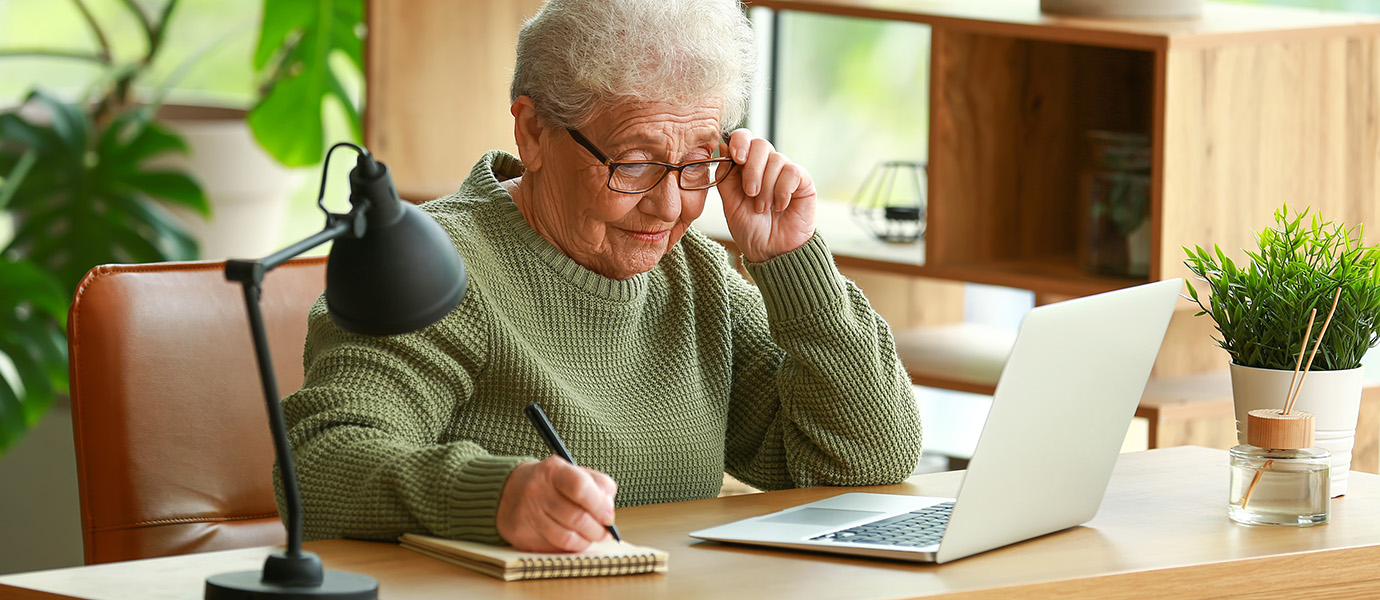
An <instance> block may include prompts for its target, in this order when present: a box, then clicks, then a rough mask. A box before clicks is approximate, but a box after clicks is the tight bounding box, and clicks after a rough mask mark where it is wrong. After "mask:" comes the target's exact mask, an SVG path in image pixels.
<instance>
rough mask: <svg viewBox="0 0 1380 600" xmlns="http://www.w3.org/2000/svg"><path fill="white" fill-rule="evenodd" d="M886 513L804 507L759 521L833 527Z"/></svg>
mask: <svg viewBox="0 0 1380 600" xmlns="http://www.w3.org/2000/svg"><path fill="white" fill-rule="evenodd" d="M882 514H885V513H881V512H875V511H868V510H839V509H834V508H802V509H800V510H793V511H790V512H788V513H784V514H780V515H775V516H771V517H764V518H762V519H758V522H759V523H786V524H790V525H818V526H821V527H833V526H835V525H843V524H845V523H851V522H854V521H857V520H859V519H866V518H869V517H875V516H879V515H882Z"/></svg>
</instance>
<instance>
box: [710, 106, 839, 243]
mask: <svg viewBox="0 0 1380 600" xmlns="http://www.w3.org/2000/svg"><path fill="white" fill-rule="evenodd" d="M726 146H727V148H726V149H725V150H726V156H729V157H732V158H733V162H734V163H735V164H736V165H737V166H736V167H734V169H733V172H732V173H729V175H728V177H727V178H726V179H724V180H723V181H721V182H719V185H718V189H719V196H720V197H721V198H723V203H724V218H725V219H726V220H727V221H728V231H729V233H730V234H731V235H732V236H733V241H734V243H736V244H737V245H738V249H739V250H740V251H741V252H742V253H743V257H744V258H746V259H748V260H749V261H751V262H757V263H760V262H766V261H768V260H771V259H773V258H776V257H778V256H781V255H782V254H785V253H787V252H790V251H792V250H795V249H796V248H799V247H801V246H802V245H804V244H805V242H808V241H810V238H811V237H812V236H814V234H815V184H814V180H812V179H810V174H809V173H808V172H806V171H805V167H802V166H800V165H798V164H795V163H793V162H791V159H789V158H786V155H785V154H782V153H780V152H777V151H776V149H775V148H773V147H772V145H771V142H768V141H767V140H764V139H762V138H754V137H753V136H752V132H750V131H748V130H746V129H739V130H736V131H734V132H733V134H732V135H730V136H729V138H728V144H726Z"/></svg>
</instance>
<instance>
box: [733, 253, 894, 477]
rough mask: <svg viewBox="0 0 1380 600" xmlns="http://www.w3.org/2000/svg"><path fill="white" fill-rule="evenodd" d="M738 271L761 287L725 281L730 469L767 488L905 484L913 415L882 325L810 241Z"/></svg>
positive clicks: (888, 335) (888, 333)
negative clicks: (728, 332)
mask: <svg viewBox="0 0 1380 600" xmlns="http://www.w3.org/2000/svg"><path fill="white" fill-rule="evenodd" d="M745 264H746V266H747V270H748V273H749V274H750V275H751V276H752V278H753V280H754V281H755V282H756V283H757V286H758V287H757V288H754V287H753V286H752V285H750V284H748V283H747V282H745V281H742V280H741V278H738V277H733V278H731V279H733V280H735V281H736V283H734V284H733V285H731V286H730V294H731V296H732V298H733V300H732V302H733V307H732V310H733V313H734V317H733V325H732V327H733V332H732V335H733V384H732V391H731V397H730V401H729V402H730V404H729V415H728V429H727V439H726V449H725V454H726V457H725V468H726V470H727V471H728V472H729V473H730V474H731V475H734V476H735V477H738V478H739V479H741V480H743V481H745V482H747V483H748V484H751V485H754V486H757V487H760V488H763V489H781V488H786V487H793V486H794V487H804V486H814V485H876V484H888V483H896V482H899V481H901V480H903V479H905V478H906V477H908V476H909V475H910V474H911V472H912V471H913V470H914V469H915V465H916V463H917V461H918V460H919V457H920V444H921V429H920V415H919V410H918V408H917V406H916V403H915V398H914V391H913V388H912V387H911V384H910V379H909V377H908V376H907V375H906V371H905V369H904V368H902V366H901V361H900V359H899V358H898V357H897V355H896V346H895V341H894V340H893V339H892V335H891V330H890V328H889V327H888V326H887V324H886V322H885V321H884V320H883V319H882V318H881V316H879V315H878V314H877V313H876V312H874V311H873V310H872V308H871V306H870V305H869V304H868V302H867V299H866V298H864V297H863V295H862V292H861V291H860V290H859V289H858V288H857V286H856V285H854V284H853V283H852V282H851V281H848V280H846V279H845V278H844V277H843V276H842V275H841V274H840V273H839V272H838V269H837V268H836V267H835V266H834V261H833V257H832V256H831V255H830V253H829V250H828V248H827V247H826V246H825V244H824V242H823V240H822V239H821V238H820V237H819V235H818V234H816V235H815V237H813V238H812V239H811V240H810V241H808V242H806V243H805V245H803V246H801V247H800V248H798V249H796V250H793V251H791V252H789V253H787V254H784V255H782V256H778V257H776V258H774V259H772V260H769V261H767V262H764V263H745ZM759 290H760V291H759Z"/></svg>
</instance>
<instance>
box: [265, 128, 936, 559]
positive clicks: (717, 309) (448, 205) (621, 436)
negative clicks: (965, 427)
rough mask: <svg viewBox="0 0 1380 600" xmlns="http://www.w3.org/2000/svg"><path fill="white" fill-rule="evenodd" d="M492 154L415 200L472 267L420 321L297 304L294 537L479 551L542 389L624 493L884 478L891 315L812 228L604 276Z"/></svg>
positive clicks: (898, 458) (580, 453)
mask: <svg viewBox="0 0 1380 600" xmlns="http://www.w3.org/2000/svg"><path fill="white" fill-rule="evenodd" d="M521 173H522V163H521V162H520V161H518V159H516V158H515V157H513V156H511V155H509V154H506V153H503V152H490V153H489V154H487V155H485V156H484V158H483V159H482V160H480V161H479V163H478V164H476V165H475V167H474V169H473V171H472V172H471V174H470V176H469V178H468V179H467V180H466V181H465V183H464V184H463V186H462V187H461V188H460V190H459V191H458V192H457V193H455V194H453V195H451V196H448V197H445V198H441V199H438V200H434V201H431V202H428V203H426V204H425V205H424V206H423V208H424V209H425V210H426V211H427V212H429V213H430V214H432V215H434V216H435V217H436V219H437V220H438V221H439V222H440V223H441V225H442V226H443V227H444V228H445V229H446V231H447V232H448V233H449V234H450V236H451V238H452V239H453V240H454V242H455V245H456V247H457V248H458V249H459V251H460V254H461V256H463V257H464V260H465V265H466V267H467V268H468V270H469V276H470V279H469V288H468V291H467V293H466V295H465V299H464V300H463V301H462V302H461V304H460V306H459V307H457V308H456V309H455V310H454V311H452V312H451V313H450V314H449V315H448V316H447V317H445V318H444V319H442V320H441V321H440V322H438V323H436V324H435V325H432V326H430V327H428V328H426V329H424V330H422V331H419V332H416V333H411V334H406V335H401V336H395V337H387V338H369V337H364V336H358V335H353V334H350V333H347V332H345V331H342V330H340V329H339V328H337V327H336V326H335V325H334V324H333V323H332V322H331V320H330V319H329V318H328V316H327V314H326V310H325V304H324V301H318V302H317V303H316V305H315V306H314V307H313V308H312V311H311V321H310V328H309V332H308V336H307V344H306V355H305V359H304V361H305V367H306V377H305V384H304V385H303V387H302V389H301V390H300V391H298V392H297V393H295V394H293V395H292V396H291V397H289V398H287V399H286V400H284V401H283V408H284V410H285V412H286V417H287V423H288V426H289V428H290V437H291V442H292V447H293V452H294V456H295V457H296V459H297V468H298V475H299V481H300V484H301V489H302V496H303V503H304V504H303V506H304V512H305V516H306V518H305V529H306V536H307V537H308V538H309V539H314V538H329V537H355V538H368V539H380V540H392V539H395V538H396V537H397V536H398V535H400V534H402V533H405V532H420V533H431V534H435V535H441V536H446V537H455V538H464V539H472V540H477V541H483V542H489V543H496V542H499V541H500V538H499V536H498V532H497V529H496V526H495V514H496V512H497V507H498V500H499V495H500V492H501V491H502V489H503V484H504V482H505V480H506V479H507V477H508V475H509V473H510V472H511V471H512V469H513V468H514V467H515V466H517V465H518V464H519V463H521V462H523V461H528V460H534V459H537V458H540V457H545V456H547V455H548V454H549V452H548V451H547V449H546V446H545V445H544V444H543V443H542V439H541V437H539V436H538V435H537V433H536V431H535V430H533V429H532V426H531V424H530V423H528V421H527V420H526V418H525V417H524V415H523V411H522V408H523V406H524V405H526V404H527V403H528V402H530V401H533V400H536V401H539V402H540V403H541V405H542V407H543V408H544V409H545V411H546V413H547V415H549V416H550V418H551V422H552V423H553V424H554V426H555V428H556V430H557V431H558V432H559V433H560V435H561V436H562V437H563V438H564V439H565V441H566V444H567V446H568V447H569V448H570V451H571V453H572V454H574V456H575V458H576V460H578V461H579V462H580V464H581V465H583V466H587V467H590V468H593V469H598V470H600V471H603V472H605V473H608V474H609V475H610V476H612V477H613V479H614V480H615V481H617V482H618V496H617V504H618V505H619V506H629V505H637V504H648V503H653V502H670V501H675V500H687V499H693V498H708V497H712V496H714V495H715V494H716V493H717V492H718V490H719V487H720V485H721V483H722V479H723V473H724V472H725V471H727V472H728V473H730V474H732V475H734V476H735V477H738V478H739V479H741V480H743V481H744V482H746V483H748V484H751V485H754V486H757V487H760V488H764V489H780V488H788V487H795V486H813V485H869V484H885V483H894V482H897V481H900V480H902V479H904V478H905V477H907V476H908V475H909V474H910V473H911V471H912V469H913V468H914V467H915V464H916V461H917V459H918V457H919V454H920V418H919V414H918V412H917V409H916V404H915V399H914V398H913V395H912V390H911V386H910V381H909V379H908V378H907V376H906V374H905V371H904V370H903V369H902V368H901V365H900V361H899V360H898V359H897V356H896V350H895V346H894V343H893V341H892V337H891V333H890V331H889V329H888V327H887V325H886V323H885V322H884V321H883V320H882V319H881V317H879V316H877V314H876V313H875V312H873V311H872V309H871V308H870V307H869V305H868V303H867V300H866V299H865V298H864V297H863V295H862V294H861V293H860V292H859V291H858V289H857V288H856V287H855V286H854V285H853V284H852V283H851V282H849V281H847V280H845V279H844V278H843V277H842V276H840V275H839V273H838V271H837V269H836V268H835V267H834V264H833V260H832V257H831V256H830V254H829V251H828V249H827V248H826V247H825V245H824V243H823V241H821V240H820V239H819V237H818V236H816V237H815V238H814V239H813V240H811V241H810V242H808V243H806V244H805V245H804V246H802V247H801V248H799V249H797V250H795V251H792V252H790V253H788V254H785V255H783V256H779V257H777V258H775V259H772V260H770V261H768V262H765V263H761V264H748V265H747V268H748V270H749V272H750V274H751V275H752V277H753V279H754V280H755V281H756V282H757V285H758V286H759V287H760V291H759V287H754V286H752V285H750V284H749V283H747V282H746V281H745V280H744V279H743V278H742V277H741V276H740V275H739V274H738V273H737V272H735V271H734V270H733V269H732V268H731V263H730V261H729V258H728V256H727V253H726V252H725V251H724V249H723V247H722V246H720V245H718V244H717V243H715V242H713V241H712V240H710V239H708V238H706V237H705V236H704V235H703V234H701V233H699V232H698V231H696V230H695V229H694V228H691V229H690V230H689V231H688V232H687V234H686V235H685V237H684V238H682V240H681V241H680V243H678V244H677V245H676V247H674V248H673V249H672V250H671V252H670V253H668V254H667V255H666V256H665V257H664V258H663V259H662V261H661V263H660V264H659V265H657V267H656V268H654V269H652V270H651V271H649V272H647V273H642V274H640V275H637V276H635V277H632V278H629V279H626V280H614V279H608V278H605V277H603V276H600V275H598V274H596V273H594V272H592V271H589V270H586V269H585V268H583V267H581V266H580V265H578V264H576V263H575V262H574V261H572V260H571V259H570V258H569V257H567V256H565V255H564V254H563V253H562V252H561V251H560V250H558V249H557V248H555V247H554V246H552V245H550V244H549V243H548V242H547V241H546V240H545V239H544V238H543V237H542V236H541V235H540V234H538V233H537V232H536V231H535V230H533V229H532V228H531V226H529V225H528V223H527V221H526V220H525V219H524V218H523V216H522V214H521V212H519V210H518V208H517V206H516V205H515V204H513V202H512V197H511V196H510V195H509V194H508V193H507V192H506V191H504V190H503V188H502V187H501V186H500V184H499V180H500V179H510V178H513V177H516V176H518V175H520V174H521Z"/></svg>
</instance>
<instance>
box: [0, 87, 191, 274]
mask: <svg viewBox="0 0 1380 600" xmlns="http://www.w3.org/2000/svg"><path fill="white" fill-rule="evenodd" d="M28 102H29V103H32V104H33V105H35V108H41V109H43V110H42V114H41V115H40V116H36V117H31V118H30V117H25V116H22V115H20V114H19V113H18V111H17V110H16V111H12V112H8V113H3V114H0V173H3V174H6V175H8V177H7V179H6V180H5V182H4V189H3V190H0V197H6V195H8V197H9V199H10V200H9V204H8V206H7V207H6V208H8V209H9V210H10V211H11V212H12V213H13V214H14V217H15V230H14V238H13V240H11V242H10V244H9V246H8V247H7V248H6V251H7V252H8V253H11V254H12V255H14V256H21V257H24V258H26V259H28V260H30V261H32V262H33V263H34V264H36V265H38V266H39V267H40V268H42V269H44V270H46V271H48V272H50V273H53V274H55V275H56V277H57V281H58V282H59V284H60V285H61V286H62V288H63V289H64V290H66V291H67V292H68V293H69V294H70V292H71V290H74V289H75V288H76V285H77V282H78V281H80V280H81V277H82V276H83V275H85V274H86V272H87V271H88V270H90V269H91V268H92V267H94V266H96V265H99V264H104V263H112V262H148V261H163V260H189V259H193V258H196V257H197V248H196V243H195V241H193V240H192V239H191V238H190V237H189V236H188V235H187V234H186V233H185V232H184V231H183V229H182V227H181V226H180V225H178V224H177V221H176V220H175V219H174V218H173V217H171V216H170V215H169V214H168V213H167V209H166V208H165V207H164V205H165V204H171V205H178V206H184V207H187V208H190V209H192V210H193V211H196V212H198V213H200V214H202V215H207V214H209V212H210V206H209V205H208V204H207V201H206V197H205V194H203V193H202V190H201V188H200V186H199V185H197V183H196V182H195V181H194V180H192V179H191V178H190V177H188V176H187V175H185V174H182V173H178V172H172V171H161V170H157V169H153V168H150V167H148V166H147V163H148V161H149V160H150V159H153V158H156V157H158V156H160V155H163V154H165V153H168V152H174V151H185V149H186V146H185V144H184V143H183V142H182V140H181V139H180V138H178V137H177V136H175V135H173V134H172V133H170V132H168V131H167V130H165V129H163V128H162V126H160V125H159V124H157V123H156V122H150V121H148V119H147V115H146V114H144V113H143V111H138V110H134V111H126V112H124V113H120V114H117V115H115V116H114V117H113V119H112V120H111V122H110V123H109V124H107V125H105V126H104V127H101V126H99V125H97V124H95V123H92V122H91V121H90V120H89V119H88V118H87V117H86V116H85V114H84V113H82V112H80V111H79V110H77V109H76V108H75V107H74V106H71V105H67V104H64V103H62V102H60V101H57V100H55V99H53V98H52V97H50V96H48V95H46V94H43V93H42V92H34V93H32V94H30V96H29V98H28ZM31 119H32V120H31ZM93 138H94V139H93ZM26 156H27V157H30V158H29V159H27V160H32V157H34V156H36V157H37V160H36V161H33V162H32V165H30V168H29V169H28V170H27V172H26V173H23V174H22V176H20V175H21V174H19V173H17V172H16V167H18V166H19V165H20V164H21V162H22V161H24V160H26V158H25V157H26Z"/></svg>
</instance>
